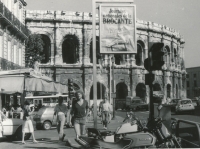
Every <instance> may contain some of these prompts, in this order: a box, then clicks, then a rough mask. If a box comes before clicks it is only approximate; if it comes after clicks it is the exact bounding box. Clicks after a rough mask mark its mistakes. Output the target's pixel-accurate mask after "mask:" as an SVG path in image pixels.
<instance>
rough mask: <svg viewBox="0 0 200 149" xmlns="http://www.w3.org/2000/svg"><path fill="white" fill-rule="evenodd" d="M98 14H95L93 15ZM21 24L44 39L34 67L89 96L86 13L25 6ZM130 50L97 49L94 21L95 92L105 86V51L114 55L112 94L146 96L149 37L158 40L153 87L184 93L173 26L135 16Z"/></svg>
mask: <svg viewBox="0 0 200 149" xmlns="http://www.w3.org/2000/svg"><path fill="white" fill-rule="evenodd" d="M97 19H98V16H97ZM26 26H27V27H28V29H30V30H31V32H32V33H35V34H41V36H42V39H43V41H44V43H45V46H44V54H45V55H46V56H45V60H43V61H42V62H40V65H39V67H40V71H41V72H42V73H43V74H44V75H47V76H50V77H52V78H53V79H54V80H55V81H58V82H61V83H65V84H67V83H68V79H70V78H72V79H73V80H74V85H75V87H77V88H80V89H81V90H83V91H84V92H85V98H86V99H87V100H89V99H93V87H92V86H93V58H92V53H93V51H92V14H91V13H85V12H68V11H50V10H41V11H39V10H27V11H26ZM136 26H137V35H136V37H137V53H136V54H114V55H109V54H100V53H99V36H98V35H99V26H98V25H97V28H96V35H97V41H96V45H97V48H96V49H97V52H96V53H97V76H96V77H97V91H98V93H97V98H98V99H101V98H103V96H104V95H105V94H108V95H109V92H110V89H109V88H110V87H111V83H110V79H111V77H110V76H111V71H112V69H110V66H111V57H114V58H115V60H114V82H115V83H114V91H115V92H116V99H125V98H126V96H128V95H129V96H139V97H140V98H141V99H143V100H144V101H146V102H147V103H148V102H149V87H148V86H147V85H145V74H146V73H148V72H147V71H146V70H145V69H144V59H146V58H147V57H148V50H149V48H148V47H149V43H150V42H162V43H164V48H163V51H164V52H165V55H164V60H165V65H164V66H163V70H162V71H155V72H154V74H155V75H156V77H155V80H154V82H153V84H154V87H153V89H154V91H162V92H163V93H164V99H163V101H165V99H166V98H167V97H169V98H180V97H185V96H186V87H185V86H186V71H185V66H184V40H183V39H182V38H181V36H180V34H179V33H178V32H176V31H175V30H174V29H172V28H169V27H166V26H164V25H159V24H157V23H153V22H146V21H142V20H137V21H136Z"/></svg>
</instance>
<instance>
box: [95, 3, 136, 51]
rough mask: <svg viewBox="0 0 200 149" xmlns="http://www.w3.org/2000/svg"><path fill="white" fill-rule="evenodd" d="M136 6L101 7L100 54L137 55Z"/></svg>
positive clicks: (109, 5) (110, 5) (107, 5)
mask: <svg viewBox="0 0 200 149" xmlns="http://www.w3.org/2000/svg"><path fill="white" fill-rule="evenodd" d="M135 9H136V7H135V5H131V4H130V5H119V4H118V5H114V4H102V5H100V11H99V13H100V14H99V16H100V18H99V21H100V23H99V24H100V29H99V31H100V53H111V54H112V53H137V43H136V23H135V22H136V10H135Z"/></svg>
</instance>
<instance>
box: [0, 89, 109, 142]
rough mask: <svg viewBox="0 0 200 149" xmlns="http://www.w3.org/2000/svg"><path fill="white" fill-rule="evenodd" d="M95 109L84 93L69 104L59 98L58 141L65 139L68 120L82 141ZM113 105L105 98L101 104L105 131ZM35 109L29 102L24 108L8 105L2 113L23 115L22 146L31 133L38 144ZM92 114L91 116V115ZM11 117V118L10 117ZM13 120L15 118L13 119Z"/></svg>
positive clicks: (56, 110)
mask: <svg viewBox="0 0 200 149" xmlns="http://www.w3.org/2000/svg"><path fill="white" fill-rule="evenodd" d="M93 110H94V109H93V108H92V107H90V108H89V104H88V102H87V100H85V96H84V93H83V92H82V91H80V90H79V91H76V93H75V97H74V98H73V99H71V100H69V101H68V104H67V105H66V103H64V102H63V97H62V96H59V98H58V104H57V105H56V106H55V108H54V114H53V115H52V116H53V117H56V118H57V132H58V138H59V139H58V141H59V142H62V141H63V140H64V138H65V136H66V135H65V134H64V125H65V124H66V123H65V122H66V119H67V122H68V126H69V127H71V126H73V127H74V130H75V133H76V140H77V141H80V139H79V137H80V136H83V135H86V130H85V125H86V121H87V118H88V115H90V116H92V115H93ZM111 111H112V109H111V105H110V104H109V102H108V100H107V99H106V98H105V99H104V100H103V101H102V102H101V103H100V104H99V110H98V113H99V114H98V115H99V116H100V117H101V122H102V124H103V127H104V129H107V125H108V123H109V122H110V119H111V115H110V113H111ZM33 112H34V109H31V107H30V103H29V102H28V101H25V102H24V106H23V107H21V106H20V105H19V104H17V105H16V106H9V104H8V103H6V105H5V106H4V107H3V109H2V113H4V114H5V115H6V113H9V114H12V113H23V120H24V123H23V127H22V135H23V137H22V144H26V142H25V140H24V136H25V133H31V134H32V138H33V143H38V142H37V140H36V139H35V136H34V128H33V123H32V114H33ZM89 112H90V114H89ZM8 117H9V116H8ZM11 118H13V117H11Z"/></svg>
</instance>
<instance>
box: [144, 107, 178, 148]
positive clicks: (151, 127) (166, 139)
mask: <svg viewBox="0 0 200 149" xmlns="http://www.w3.org/2000/svg"><path fill="white" fill-rule="evenodd" d="M161 109H162V105H160V106H159V107H158V117H157V118H154V119H153V120H150V121H149V122H148V123H147V129H146V130H147V131H148V132H150V133H151V134H153V135H154V136H155V137H156V143H155V145H156V147H157V148H181V145H180V142H179V141H180V140H179V139H178V138H176V136H174V135H171V134H170V133H169V131H168V129H167V127H166V126H165V125H164V124H163V121H165V120H162V118H160V110H161Z"/></svg>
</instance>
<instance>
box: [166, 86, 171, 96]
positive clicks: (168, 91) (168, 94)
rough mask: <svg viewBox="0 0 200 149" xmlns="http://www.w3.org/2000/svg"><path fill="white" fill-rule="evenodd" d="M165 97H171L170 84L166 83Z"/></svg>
mask: <svg viewBox="0 0 200 149" xmlns="http://www.w3.org/2000/svg"><path fill="white" fill-rule="evenodd" d="M167 98H171V85H170V84H167Z"/></svg>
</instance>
